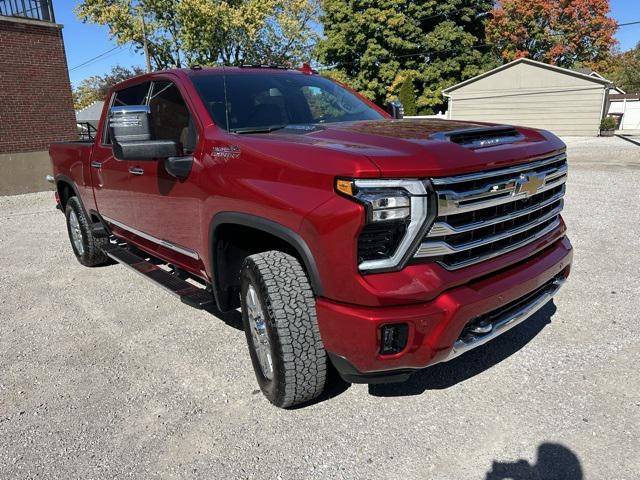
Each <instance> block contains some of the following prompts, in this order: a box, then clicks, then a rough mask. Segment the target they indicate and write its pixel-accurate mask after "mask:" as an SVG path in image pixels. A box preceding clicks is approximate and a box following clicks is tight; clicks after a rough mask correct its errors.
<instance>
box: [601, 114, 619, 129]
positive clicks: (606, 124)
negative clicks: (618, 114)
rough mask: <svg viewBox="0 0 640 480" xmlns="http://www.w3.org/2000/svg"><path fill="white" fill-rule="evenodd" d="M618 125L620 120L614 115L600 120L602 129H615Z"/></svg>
mask: <svg viewBox="0 0 640 480" xmlns="http://www.w3.org/2000/svg"><path fill="white" fill-rule="evenodd" d="M617 126H618V122H616V119H615V118H613V117H605V118H603V119H602V122H600V130H615V129H616V127H617Z"/></svg>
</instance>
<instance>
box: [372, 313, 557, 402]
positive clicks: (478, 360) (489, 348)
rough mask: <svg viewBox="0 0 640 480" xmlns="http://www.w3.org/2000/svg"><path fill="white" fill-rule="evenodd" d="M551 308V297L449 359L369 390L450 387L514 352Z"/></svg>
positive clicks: (415, 391)
mask: <svg viewBox="0 0 640 480" xmlns="http://www.w3.org/2000/svg"><path fill="white" fill-rule="evenodd" d="M555 312H556V306H555V304H554V303H553V301H551V302H549V303H548V304H547V305H545V306H544V307H543V308H542V309H540V310H539V311H538V312H537V313H536V314H535V315H534V316H532V317H531V318H529V319H528V320H526V321H524V322H523V323H521V324H520V325H518V326H516V327H514V328H513V329H511V330H509V331H508V332H506V333H504V334H502V335H500V336H499V337H497V338H495V339H494V340H492V341H490V342H488V343H487V344H485V345H483V346H481V347H478V348H476V349H474V350H471V351H470V352H467V353H465V354H464V355H461V356H460V357H458V358H456V359H454V360H452V361H450V362H446V363H440V364H438V365H434V366H433V367H429V368H426V369H424V370H420V371H418V372H416V373H415V374H413V375H412V376H411V378H409V380H407V381H406V382H404V383H389V384H381V385H369V394H371V395H374V396H377V397H398V396H407V395H420V394H422V393H424V392H425V391H426V390H441V389H445V388H449V387H452V386H453V385H455V384H457V383H460V382H463V381H464V380H467V379H468V378H471V377H473V376H475V375H478V374H480V373H482V372H484V371H485V370H488V369H490V368H491V367H493V366H494V365H496V364H497V363H500V362H501V361H502V360H504V359H505V358H507V357H509V356H511V355H513V354H514V353H516V352H517V351H518V350H520V349H521V348H522V347H524V346H525V345H526V344H527V343H529V342H530V341H531V340H532V339H533V338H534V337H535V336H536V335H538V333H540V332H541V331H542V329H543V328H544V327H545V326H547V325H548V324H549V323H551V317H552V316H553V314H554V313H555Z"/></svg>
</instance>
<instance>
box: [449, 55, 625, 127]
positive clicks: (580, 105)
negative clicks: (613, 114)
mask: <svg viewBox="0 0 640 480" xmlns="http://www.w3.org/2000/svg"><path fill="white" fill-rule="evenodd" d="M612 88H613V84H612V83H611V82H610V81H609V80H607V79H604V78H602V77H600V76H599V75H592V74H588V73H581V72H577V71H574V70H568V69H566V68H561V67H556V66H554V65H547V64H545V63H541V62H536V61H534V60H530V59H527V58H520V59H518V60H514V61H513V62H510V63H507V64H505V65H502V66H500V67H498V68H495V69H493V70H490V71H488V72H486V73H484V74H482V75H478V76H477V77H473V78H470V79H469V80H466V81H464V82H461V83H458V84H457V85H454V86H452V87H449V88H447V89H445V90H443V92H442V93H443V94H444V96H445V97H446V98H448V102H449V109H448V110H449V111H448V117H449V118H451V119H453V120H476V121H484V122H495V123H505V124H511V125H523V126H528V127H535V128H543V129H545V130H551V131H552V132H554V133H556V134H557V135H569V136H570V135H575V136H597V135H598V133H599V131H600V121H601V120H602V117H603V114H604V110H605V108H606V98H607V95H608V92H609V90H610V89H612Z"/></svg>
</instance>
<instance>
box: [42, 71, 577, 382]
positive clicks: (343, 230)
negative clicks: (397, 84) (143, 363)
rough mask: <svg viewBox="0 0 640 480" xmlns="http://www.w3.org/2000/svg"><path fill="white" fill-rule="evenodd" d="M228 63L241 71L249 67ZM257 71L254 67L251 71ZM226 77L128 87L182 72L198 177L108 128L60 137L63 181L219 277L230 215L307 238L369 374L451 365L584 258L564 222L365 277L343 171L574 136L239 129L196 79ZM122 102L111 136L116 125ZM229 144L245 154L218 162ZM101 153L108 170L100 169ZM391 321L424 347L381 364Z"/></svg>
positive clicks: (335, 314)
mask: <svg viewBox="0 0 640 480" xmlns="http://www.w3.org/2000/svg"><path fill="white" fill-rule="evenodd" d="M218 71H219V72H222V71H224V73H225V74H226V75H228V76H230V77H232V76H233V75H235V74H236V73H237V72H239V71H240V70H237V69H224V70H222V69H218ZM251 71H252V70H251V69H242V73H245V74H246V73H250V72H251ZM212 74H216V73H215V72H212V71H211V70H206V69H205V70H175V71H169V72H159V73H155V74H150V75H145V76H142V77H138V78H136V79H132V80H129V81H127V82H125V83H123V84H120V85H118V87H117V88H118V89H120V88H123V87H126V86H130V85H133V84H135V83H137V82H141V81H145V80H155V79H169V80H172V81H173V82H174V83H175V84H176V85H177V86H178V88H179V90H180V92H181V94H182V95H183V97H184V99H185V101H186V103H187V106H188V107H189V109H190V111H191V113H192V116H193V117H194V118H196V119H197V122H196V129H197V131H198V136H199V142H198V146H197V149H196V152H195V155H194V165H193V169H192V172H191V174H190V175H189V177H188V178H187V179H186V180H184V181H180V180H176V179H175V178H173V177H171V176H170V175H168V174H167V172H166V171H165V170H164V167H163V165H162V163H161V162H155V161H135V162H123V161H119V160H116V159H114V158H113V155H112V152H111V147H110V145H104V144H103V136H102V135H99V136H98V138H97V139H96V142H95V144H94V145H90V144H54V145H52V147H51V150H50V153H51V157H52V161H53V165H54V175H55V177H56V179H57V181H59V182H60V181H72V182H73V183H74V185H75V187H76V189H77V192H78V194H79V195H80V197H81V200H82V202H83V204H84V206H85V209H86V210H87V211H95V212H98V213H100V214H101V215H103V216H105V217H107V218H111V219H115V220H117V221H119V222H121V223H124V224H127V225H130V226H132V227H135V228H136V229H137V230H139V231H141V232H144V233H146V234H148V235H150V236H152V237H155V238H158V239H163V240H167V241H170V242H172V243H175V244H177V245H180V246H182V247H184V248H186V249H188V250H190V251H193V252H196V253H197V258H193V257H189V256H187V255H183V254H180V253H177V252H175V251H173V250H170V249H167V248H165V247H164V246H162V245H160V244H158V243H155V242H153V241H149V240H148V239H146V238H144V236H140V235H137V234H135V233H132V232H131V231H128V230H124V229H122V228H120V227H118V226H117V225H111V226H112V228H113V231H114V233H115V234H117V235H119V236H121V237H122V238H124V239H126V240H127V241H129V242H131V243H133V244H135V245H136V246H138V247H140V248H142V249H144V250H147V251H149V252H150V253H151V254H154V255H156V256H158V257H160V258H162V259H164V260H166V261H167V262H170V263H173V264H176V265H178V266H180V267H181V268H183V269H185V270H187V271H189V272H191V273H192V274H194V275H197V276H199V277H201V278H203V279H204V280H206V281H208V282H211V281H212V280H213V270H212V263H213V262H212V252H211V251H210V248H211V247H210V245H211V243H210V238H209V235H210V228H209V226H210V224H211V222H212V221H213V220H214V218H215V217H216V215H217V214H219V213H221V212H240V213H245V214H250V215H254V216H257V217H261V218H264V219H268V220H270V221H272V222H275V223H277V224H279V225H282V226H283V227H286V228H287V229H289V230H291V231H293V232H295V233H297V234H299V235H300V236H301V237H302V239H303V240H304V241H305V242H306V244H307V245H308V247H309V250H310V252H311V254H312V255H313V258H314V259H315V262H316V265H317V267H318V271H319V276H320V279H321V281H322V288H323V296H322V297H321V298H318V301H317V305H318V318H319V322H320V328H321V333H322V337H323V341H324V343H325V346H326V348H327V350H329V351H331V352H333V353H336V354H339V355H342V356H345V357H346V358H348V359H349V361H351V362H352V363H353V364H354V365H355V366H356V367H357V368H358V369H359V370H360V371H362V372H368V371H379V370H385V369H393V368H402V367H423V366H426V365H428V364H430V363H433V362H434V361H437V359H438V356H439V355H440V354H441V353H442V352H443V351H446V350H447V349H448V348H450V347H451V345H452V344H453V342H454V341H455V339H456V338H457V336H458V335H459V334H460V331H461V329H462V326H463V325H464V323H466V321H468V320H469V319H470V318H472V317H473V316H476V315H477V314H480V313H483V312H486V311H488V310H491V309H492V308H496V306H499V304H500V303H501V302H502V303H504V302H508V301H509V300H510V299H513V298H516V297H517V296H519V295H522V294H524V293H526V292H527V291H531V290H532V289H534V288H535V287H536V286H538V285H540V284H542V283H544V282H545V281H546V280H548V279H549V278H551V277H553V276H554V275H557V274H558V273H559V272H560V271H565V269H567V267H568V265H569V264H570V261H571V247H570V244H569V242H568V240H567V239H566V237H565V233H564V231H565V227H564V224H563V225H561V226H560V227H559V228H558V229H557V230H556V231H555V232H552V233H551V234H550V235H548V236H546V237H544V238H542V239H540V240H538V241H536V242H534V243H531V244H529V245H527V246H526V247H523V248H521V249H518V250H515V251H513V252H511V253H508V254H505V255H502V256H500V257H497V258H494V259H491V260H487V261H485V262H482V263H479V264H476V265H473V266H470V267H466V268H463V269H460V270H455V271H449V270H446V269H444V268H443V267H441V266H439V265H437V264H436V263H422V264H414V265H409V266H407V267H406V268H404V269H403V270H401V271H397V272H388V273H376V274H370V275H362V274H361V273H360V272H359V271H358V268H357V260H356V254H357V251H356V250H357V248H356V244H357V238H358V235H359V232H360V230H361V229H362V227H363V225H364V212H363V207H362V206H360V205H359V204H357V203H355V202H352V201H350V200H348V199H346V198H343V197H341V196H338V195H337V194H336V193H335V191H334V182H335V179H336V177H346V178H410V177H413V178H415V177H418V178H431V177H441V176H451V175H457V174H462V173H468V172H474V171H483V170H487V169H489V168H498V167H501V166H510V165H514V164H518V163H525V162H528V161H531V160H533V159H536V158H538V157H541V156H548V155H551V154H553V153H557V152H561V151H563V150H564V144H563V143H562V142H561V141H560V140H558V139H557V138H556V137H555V136H553V135H551V134H548V133H546V132H540V131H536V130H530V129H524V128H523V129H519V130H520V132H521V133H522V134H523V135H524V138H523V139H522V140H521V141H519V142H517V143H515V144H509V145H502V146H496V147H492V148H484V149H479V150H472V149H467V148H464V147H462V146H459V145H456V144H454V143H452V142H443V141H437V140H431V139H429V135H430V134H432V133H434V132H438V131H445V130H453V129H459V128H464V127H473V126H478V124H477V123H475V124H467V123H462V122H447V121H440V120H433V121H417V120H403V121H394V120H391V119H389V118H387V119H385V120H380V121H364V122H356V123H351V124H336V125H331V124H327V125H326V127H327V128H326V129H324V130H320V131H315V132H311V133H307V134H304V135H293V134H280V133H273V134H268V135H264V134H263V135H251V134H249V135H238V134H233V133H228V132H226V131H225V130H223V129H221V128H218V126H216V125H215V124H214V121H213V120H212V118H211V115H210V114H209V111H208V110H207V108H206V106H205V105H204V103H203V102H202V100H201V99H200V97H199V95H198V93H197V91H196V90H195V87H194V85H193V83H192V81H191V77H192V76H196V75H212ZM274 74H277V72H276V73H274ZM282 74H283V75H293V74H298V75H305V74H309V73H293V72H290V71H288V72H282ZM108 105H109V103H108V102H106V103H105V110H104V112H103V116H102V120H101V122H100V125H99V128H98V132H103V130H104V127H105V125H104V124H105V117H106V112H107V109H108ZM376 108H377V107H376ZM385 116H386V114H385ZM220 147H223V148H232V149H234V151H237V152H239V154H238V155H237V156H228V157H220V156H216V155H215V154H214V152H215V151H216V149H219V148H220ZM92 161H94V162H95V161H97V162H99V163H101V167H100V168H92V167H91V162H92ZM131 167H133V168H135V167H140V168H144V170H145V175H144V176H142V177H139V176H135V175H132V174H130V173H129V168H131ZM566 271H567V272H568V270H566ZM390 320H393V321H406V322H408V323H409V324H410V327H411V335H410V344H409V346H408V347H407V349H406V350H405V351H404V352H403V353H401V354H399V355H396V356H394V357H392V358H385V359H381V358H380V357H379V356H378V354H377V349H378V346H379V345H378V340H377V334H378V333H377V332H378V327H379V326H380V325H381V324H383V323H385V322H387V321H390Z"/></svg>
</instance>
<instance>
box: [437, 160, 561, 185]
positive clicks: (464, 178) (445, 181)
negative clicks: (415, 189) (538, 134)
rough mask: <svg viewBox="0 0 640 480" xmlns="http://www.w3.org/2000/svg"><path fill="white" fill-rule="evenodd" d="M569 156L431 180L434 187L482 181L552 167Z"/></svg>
mask: <svg viewBox="0 0 640 480" xmlns="http://www.w3.org/2000/svg"><path fill="white" fill-rule="evenodd" d="M566 159H567V155H566V154H565V153H561V154H560V155H555V156H553V157H549V158H545V159H542V160H538V161H535V162H532V163H527V164H524V165H515V166H513V167H508V168H501V169H498V170H485V171H482V172H475V173H467V174H464V175H457V176H455V177H442V178H434V179H432V180H431V182H432V183H433V185H434V186H439V185H449V184H451V183H462V182H471V181H474V180H482V179H484V178H495V177H499V176H502V175H509V174H511V173H515V172H518V173H520V172H526V171H529V170H535V169H536V168H540V167H544V166H545V165H550V164H552V163H557V162H561V161H562V160H566Z"/></svg>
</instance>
